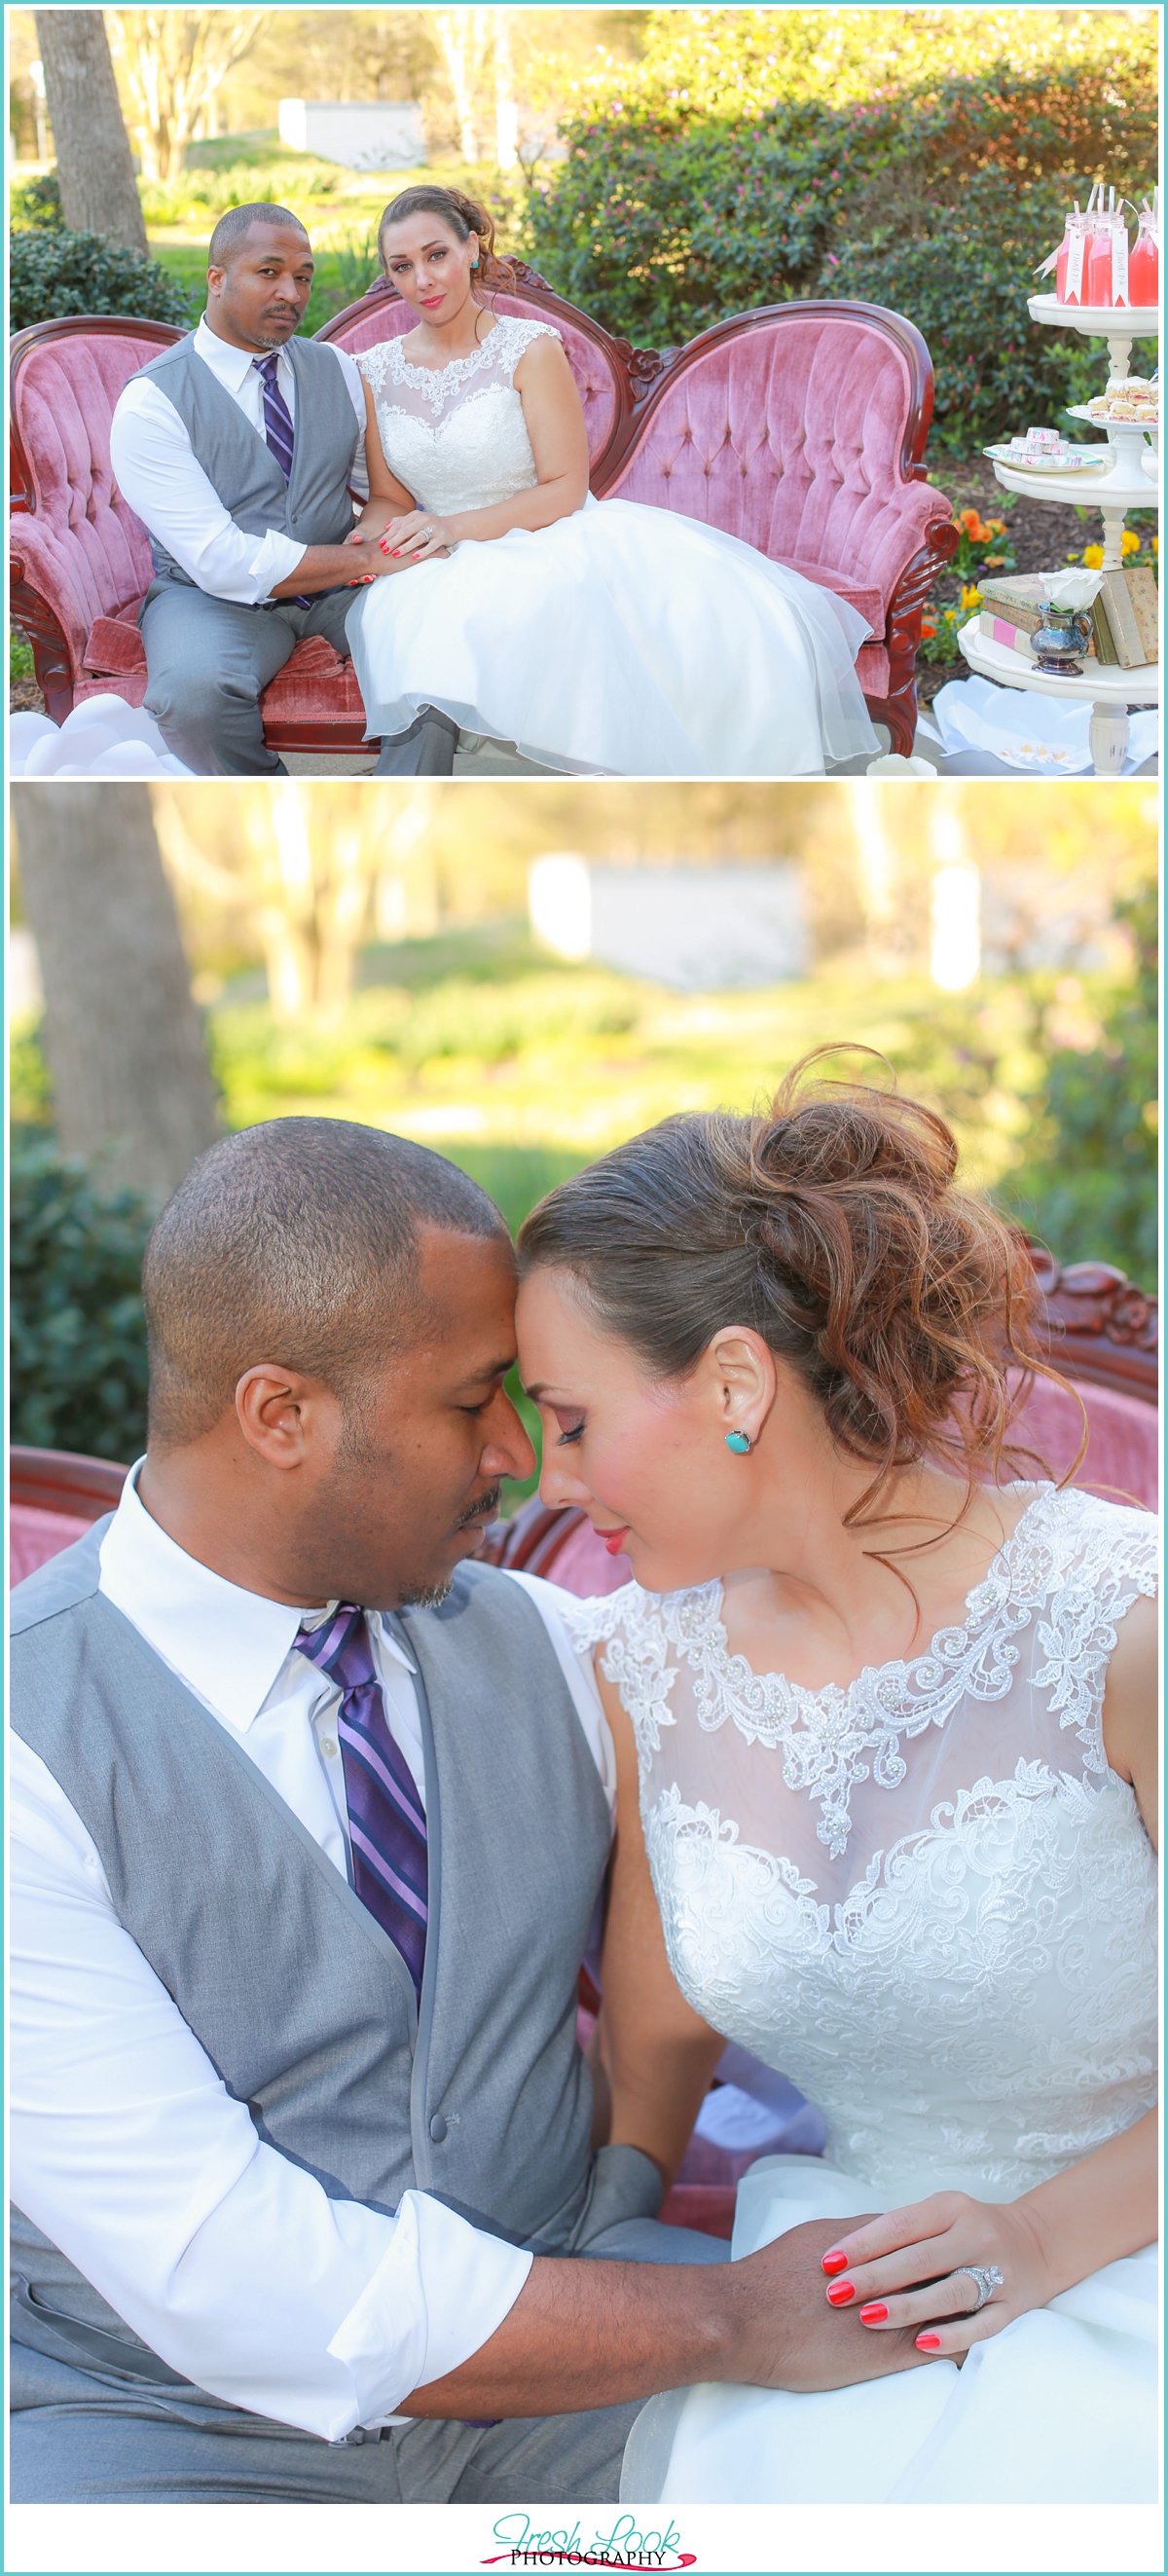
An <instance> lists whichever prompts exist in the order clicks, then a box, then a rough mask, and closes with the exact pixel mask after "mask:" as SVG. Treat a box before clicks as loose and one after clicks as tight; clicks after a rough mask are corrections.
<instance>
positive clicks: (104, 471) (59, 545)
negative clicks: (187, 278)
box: [13, 323, 177, 712]
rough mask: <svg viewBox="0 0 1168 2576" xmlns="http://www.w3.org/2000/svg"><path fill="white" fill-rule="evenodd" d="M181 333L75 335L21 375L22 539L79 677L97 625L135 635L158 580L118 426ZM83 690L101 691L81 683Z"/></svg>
mask: <svg viewBox="0 0 1168 2576" xmlns="http://www.w3.org/2000/svg"><path fill="white" fill-rule="evenodd" d="M175 336H177V335H176V334H174V333H171V332H164V333H161V334H159V335H157V336H156V337H152V340H151V342H150V344H148V345H145V346H144V345H143V337H142V326H141V325H139V324H137V323H127V324H126V326H125V328H124V329H119V328H117V327H116V326H113V327H109V328H107V331H106V332H105V333H103V334H102V335H101V336H100V337H99V336H98V335H96V334H94V335H92V336H91V335H89V334H87V333H83V332H78V331H71V332H69V333H68V335H67V336H66V335H64V334H63V335H62V336H60V337H52V338H49V339H46V340H43V341H41V342H40V343H39V345H36V346H33V347H31V348H30V349H29V351H28V354H27V356H26V358H25V361H24V364H23V366H22V368H21V370H20V375H19V400H20V435H21V444H22V447H23V450H24V459H25V460H26V473H25V476H24V477H23V480H24V483H25V492H26V497H27V502H28V504H29V505H30V510H31V514H30V515H29V516H24V515H23V514H22V515H21V516H20V517H19V518H18V519H17V521H16V524H15V526H14V531H13V534H14V540H15V545H16V547H17V549H18V551H19V554H20V555H21V556H22V557H23V560H24V566H25V574H26V579H27V580H28V581H29V583H30V584H31V585H32V586H33V587H34V588H35V589H36V590H38V591H40V592H41V593H42V594H43V595H44V597H45V598H46V599H47V600H49V601H51V603H52V607H53V609H54V611H55V613H56V616H57V619H58V621H59V623H60V625H61V627H62V629H63V632H64V636H65V638H66V641H67V646H68V655H69V664H70V668H71V670H72V672H73V673H75V674H78V675H80V673H81V670H82V668H83V665H84V660H85V652H86V646H87V643H88V639H89V636H90V632H91V629H92V628H93V627H94V625H95V623H96V621H97V620H98V619H101V620H102V621H103V623H108V622H110V621H118V620H124V621H125V622H127V623H128V624H129V626H130V628H131V632H134V631H135V630H134V620H135V619H136V617H137V613H138V606H139V602H140V600H141V598H142V594H143V592H144V591H145V589H146V587H147V584H148V582H149V580H150V575H151V563H150V543H149V539H148V538H147V535H146V531H145V529H144V527H143V526H142V523H141V520H140V519H137V518H135V516H134V513H133V511H132V510H129V509H127V508H126V506H125V504H124V502H123V501H122V499H121V497H120V495H119V493H118V492H117V490H116V488H115V486H114V482H113V477H112V475H111V472H110V454H109V433H110V422H111V420H112V418H113V412H114V405H115V403H116V402H117V399H118V395H119V394H120V393H121V391H122V387H123V385H125V384H126V383H127V382H128V380H129V378H130V377H131V376H132V375H136V373H137V371H138V369H139V367H141V366H142V365H143V364H145V363H146V362H147V361H148V360H149V359H150V358H151V357H153V356H154V355H155V351H156V349H157V347H158V346H159V345H165V343H166V341H167V340H169V339H171V338H174V337H175ZM16 480H17V478H16V476H15V474H14V477H13V481H14V486H15V484H16ZM144 668H145V665H144V664H143V669H144ZM102 685H103V686H104V685H108V684H107V683H104V682H103V683H102ZM76 694H77V695H79V696H91V695H92V694H93V691H92V689H86V688H85V687H84V685H82V686H81V688H79V689H78V690H77V692H76ZM140 694H141V693H140V692H139V696H140ZM54 712H55V710H54Z"/></svg>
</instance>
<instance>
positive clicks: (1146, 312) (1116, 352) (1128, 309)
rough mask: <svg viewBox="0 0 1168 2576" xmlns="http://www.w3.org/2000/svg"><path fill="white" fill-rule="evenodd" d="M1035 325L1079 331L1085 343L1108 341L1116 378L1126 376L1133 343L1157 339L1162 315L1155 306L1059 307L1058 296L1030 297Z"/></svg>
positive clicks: (1104, 305)
mask: <svg viewBox="0 0 1168 2576" xmlns="http://www.w3.org/2000/svg"><path fill="white" fill-rule="evenodd" d="M1027 302H1028V304H1029V307H1030V318H1031V321H1032V322H1042V323H1044V324H1045V326H1046V328H1047V330H1055V331H1079V332H1081V333H1082V335H1083V338H1084V339H1086V340H1106V342H1107V354H1108V357H1109V358H1110V360H1111V372H1112V375H1113V376H1126V374H1127V372H1128V369H1129V367H1130V365H1131V353H1132V341H1133V340H1157V339H1159V336H1160V315H1159V311H1158V308H1157V306H1156V305H1154V304H1060V303H1059V300H1058V297H1057V295H1031V296H1028V297H1027Z"/></svg>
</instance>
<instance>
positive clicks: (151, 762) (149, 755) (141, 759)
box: [92, 742, 162, 778]
mask: <svg viewBox="0 0 1168 2576" xmlns="http://www.w3.org/2000/svg"><path fill="white" fill-rule="evenodd" d="M92 765H93V767H94V769H95V770H100V772H101V775H102V777H103V778H157V777H158V775H159V771H160V769H161V766H162V764H161V762H160V760H159V757H158V754H157V752H156V751H152V750H151V748H150V745H149V743H148V742H114V743H111V744H110V746H109V748H108V750H107V751H103V752H101V753H99V755H98V757H97V759H96V760H95V761H94V762H93V764H92Z"/></svg>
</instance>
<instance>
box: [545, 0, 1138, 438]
mask: <svg viewBox="0 0 1168 2576" xmlns="http://www.w3.org/2000/svg"><path fill="white" fill-rule="evenodd" d="M646 30H647V32H646V44H645V52H644V58H643V60H642V61H641V63H639V64H637V65H630V66H628V67H626V68H625V69H624V70H623V71H622V72H621V74H620V76H619V82H618V84H617V85H616V86H615V88H614V75H613V66H612V64H611V63H609V64H606V66H605V68H604V72H603V74H602V75H601V76H598V77H597V78H596V79H595V81H593V82H592V83H591V84H588V83H582V84H580V85H579V89H578V94H577V99H576V101H575V103H574V106H573V110H572V113H571V114H570V116H569V117H568V118H567V119H566V120H565V122H564V124H563V126H562V129H561V130H562V134H563V139H564V141H565V143H566V146H567V154H566V158H565V160H564V162H563V163H562V165H561V166H560V168H559V169H558V170H556V171H555V172H553V173H552V174H551V176H550V177H549V178H548V179H547V180H545V181H541V182H540V183H539V184H537V185H536V186H535V187H534V188H533V189H532V191H531V192H530V195H529V197H528V200H527V206H526V211H525V244H526V248H527V254H528V256H529V257H530V258H531V259H532V260H533V261H534V263H535V265H536V266H537V267H539V268H540V269H542V271H543V272H544V274H545V275H546V276H547V277H548V278H549V280H550V282H551V283H552V284H553V285H554V286H556V287H558V288H559V289H560V290H561V292H562V293H564V294H566V295H568V296H570V297H572V298H573V300H574V301H577V302H579V303H582V304H584V305H586V306H587V307H588V308H589V309H591V310H593V311H595V312H596V313H597V314H598V316H599V317H600V319H601V320H602V321H604V322H605V323H606V324H607V325H608V327H609V328H610V329H612V330H616V331H620V332H624V333H626V334H628V335H629V336H630V337H631V338H633V339H636V340H641V341H649V342H651V343H655V344H657V345H661V344H666V345H671V344H675V343H677V342H679V341H682V340H685V339H688V338H690V337H691V336H692V335H693V334H694V333H695V332H697V331H700V330H702V329H704V328H706V327H707V326H708V325H709V324H711V323H713V322H716V321H718V320H720V319H722V318H724V317H725V316H726V315H728V314H731V313H734V312H738V311H742V310H744V309H746V308H749V307H752V306H757V305H759V304H766V303H776V302H783V301H785V300H786V299H788V298H789V297H792V296H805V295H812V294H821V295H824V294H825V295H850V296H859V297H861V298H863V299H865V300H868V301H871V302H875V303H881V304H886V305H891V306H892V307H893V308H894V309H896V310H899V311H901V312H904V313H907V314H908V315H909V317H910V318H911V319H912V320H914V321H915V322H916V323H917V324H918V326H919V328H920V329H921V330H922V331H923V332H924V334H925V337H926V339H927V340H928V342H929V345H930V349H931V351H932V355H933V359H934V363H935V366H936V371H937V407H936V418H937V423H938V428H939V431H940V433H941V435H942V437H943V439H944V440H945V441H946V442H947V443H949V444H958V445H961V446H964V447H966V448H968V447H969V446H970V445H973V444H980V443H981V442H982V441H983V440H985V439H987V438H988V437H990V436H993V435H996V434H998V433H999V432H1000V431H1001V429H1002V428H1004V427H1005V426H1007V425H1011V426H1017V425H1019V423H1021V424H1022V425H1023V426H1024V425H1025V424H1026V423H1027V422H1029V421H1031V420H1037V419H1041V418H1046V417H1049V416H1050V414H1051V413H1052V411H1053V412H1054V413H1056V414H1057V412H1058V409H1059V406H1060V405H1061V404H1062V403H1065V402H1066V401H1068V400H1074V399H1077V398H1079V396H1080V394H1081V391H1082V388H1083V385H1084V383H1085V382H1088V381H1089V382H1090V383H1091V384H1092V385H1094V384H1096V383H1097V382H1098V351H1097V350H1096V351H1095V352H1094V355H1093V356H1092V353H1091V352H1090V351H1086V352H1085V351H1084V350H1083V349H1082V348H1081V347H1080V344H1079V343H1078V341H1077V340H1076V338H1075V336H1074V334H1073V333H1070V332H1057V331H1054V332H1050V331H1043V330H1040V329H1036V328H1035V327H1034V326H1033V325H1032V324H1031V322H1030V318H1029V315H1028V313H1027V311H1026V296H1027V292H1028V290H1032V288H1033V285H1034V279H1033V275H1032V272H1033V270H1034V269H1035V268H1036V267H1037V266H1038V264H1039V262H1040V261H1041V260H1042V259H1044V258H1045V257H1046V255H1047V254H1048V253H1049V252H1050V251H1051V250H1052V249H1053V248H1054V247H1055V244H1056V242H1057V240H1058V239H1059V238H1060V236H1061V228H1062V216H1063V212H1064V210H1065V207H1066V205H1067V203H1068V202H1069V199H1070V197H1071V196H1072V195H1078V196H1080V197H1083V196H1085V194H1086V189H1087V185H1088V184H1089V182H1090V180H1091V179H1093V178H1094V177H1096V176H1100V175H1104V176H1106V177H1107V178H1108V179H1110V180H1114V181H1115V182H1116V183H1117V184H1119V185H1120V186H1122V187H1124V188H1126V189H1127V192H1128V193H1129V194H1133V193H1134V192H1135V190H1136V189H1137V188H1142V187H1143V186H1145V185H1147V184H1148V183H1149V181H1150V177H1151V173H1152V171H1153V170H1154V168H1155V166H1156V66H1155V38H1154V33H1153V32H1152V31H1151V29H1150V27H1145V26H1143V25H1138V26H1134V25H1128V24H1124V25H1123V26H1120V25H1119V24H1117V19H1116V16H1115V14H1113V13H1107V15H1106V18H1104V17H1103V16H1102V14H1101V15H1100V16H1098V17H1096V18H1094V19H1090V18H1087V17H1082V16H1081V17H1079V18H1078V19H1077V20H1076V21H1075V23H1074V25H1073V26H1072V27H1066V28H1064V27H1060V28H1059V30H1058V32H1057V36H1056V35H1055V33H1054V31H1053V30H1052V28H1051V26H1050V23H1049V20H1048V18H1047V16H1046V13H1044V12H1039V11H1036V12H1033V13H1031V15H1030V16H1029V18H1027V17H1026V16H1025V15H1022V16H1020V15H1019V13H1018V12H1017V11H1013V12H1005V11H1001V10H998V11H990V10H982V9H976V10H970V11H968V12H966V13H959V12H958V13H955V12H952V11H948V12H939V11H927V10H903V11H901V10H896V11H888V12H879V11H878V12H876V13H874V14H873V13H870V12H868V11H857V10H846V9H845V10H841V11H814V10H812V11H805V10H800V9H790V10H767V9H762V10H756V11H753V12H737V11H732V12H723V11H717V10H703V9H688V10H668V11H656V12H650V13H648V14H647V18H646Z"/></svg>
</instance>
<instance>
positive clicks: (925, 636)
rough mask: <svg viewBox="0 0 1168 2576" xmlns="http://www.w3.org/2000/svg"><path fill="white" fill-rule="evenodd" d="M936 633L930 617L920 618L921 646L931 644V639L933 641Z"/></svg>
mask: <svg viewBox="0 0 1168 2576" xmlns="http://www.w3.org/2000/svg"><path fill="white" fill-rule="evenodd" d="M936 632H937V629H936V627H935V626H934V624H933V621H932V618H931V617H922V619H921V642H922V644H928V643H931V641H932V639H933V637H934V635H935V634H936Z"/></svg>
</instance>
